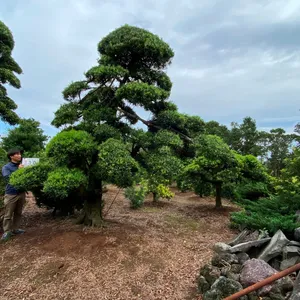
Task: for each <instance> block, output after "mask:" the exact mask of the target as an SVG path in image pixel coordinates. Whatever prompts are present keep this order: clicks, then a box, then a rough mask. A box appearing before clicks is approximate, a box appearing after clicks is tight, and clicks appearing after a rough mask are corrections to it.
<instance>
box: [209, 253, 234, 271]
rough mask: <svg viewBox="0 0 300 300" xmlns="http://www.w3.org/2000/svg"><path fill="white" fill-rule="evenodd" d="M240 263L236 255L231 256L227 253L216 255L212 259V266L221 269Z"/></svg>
mask: <svg viewBox="0 0 300 300" xmlns="http://www.w3.org/2000/svg"><path fill="white" fill-rule="evenodd" d="M238 262H239V260H238V257H237V256H236V255H235V254H230V253H226V252H223V253H216V254H215V255H214V256H213V257H212V259H211V264H212V265H213V266H216V267H219V268H222V267H225V266H228V265H231V264H237V263H238Z"/></svg>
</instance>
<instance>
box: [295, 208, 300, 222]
mask: <svg viewBox="0 0 300 300" xmlns="http://www.w3.org/2000/svg"><path fill="white" fill-rule="evenodd" d="M295 217H296V223H300V210H297V211H296V214H295Z"/></svg>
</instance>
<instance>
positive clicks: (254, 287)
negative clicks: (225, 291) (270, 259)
mask: <svg viewBox="0 0 300 300" xmlns="http://www.w3.org/2000/svg"><path fill="white" fill-rule="evenodd" d="M298 270H300V263H299V264H296V265H294V266H292V267H290V268H288V269H286V270H283V271H281V272H278V273H276V274H274V275H272V276H270V277H268V278H266V279H264V280H262V281H260V282H257V283H255V284H253V285H250V286H248V287H247V288H245V289H243V290H241V291H239V292H237V293H235V294H233V295H231V296H229V297H227V298H224V299H223V300H235V299H239V298H240V297H242V296H245V295H248V294H249V293H251V292H254V291H256V290H258V289H260V288H262V287H264V286H265V285H268V284H271V283H272V282H274V281H276V280H278V279H280V278H282V277H285V276H287V275H289V274H291V273H293V272H296V271H298Z"/></svg>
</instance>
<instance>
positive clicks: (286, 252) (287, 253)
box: [282, 246, 300, 259]
mask: <svg viewBox="0 0 300 300" xmlns="http://www.w3.org/2000/svg"><path fill="white" fill-rule="evenodd" d="M295 256H299V257H300V248H299V247H297V246H285V247H284V248H283V249H282V257H283V259H288V258H291V257H295Z"/></svg>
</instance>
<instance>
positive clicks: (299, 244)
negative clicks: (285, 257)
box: [288, 241, 300, 247]
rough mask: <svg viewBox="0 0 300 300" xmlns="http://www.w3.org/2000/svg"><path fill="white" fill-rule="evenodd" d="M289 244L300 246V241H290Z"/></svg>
mask: <svg viewBox="0 0 300 300" xmlns="http://www.w3.org/2000/svg"><path fill="white" fill-rule="evenodd" d="M288 246H297V247H300V242H296V241H290V242H289V243H288Z"/></svg>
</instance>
